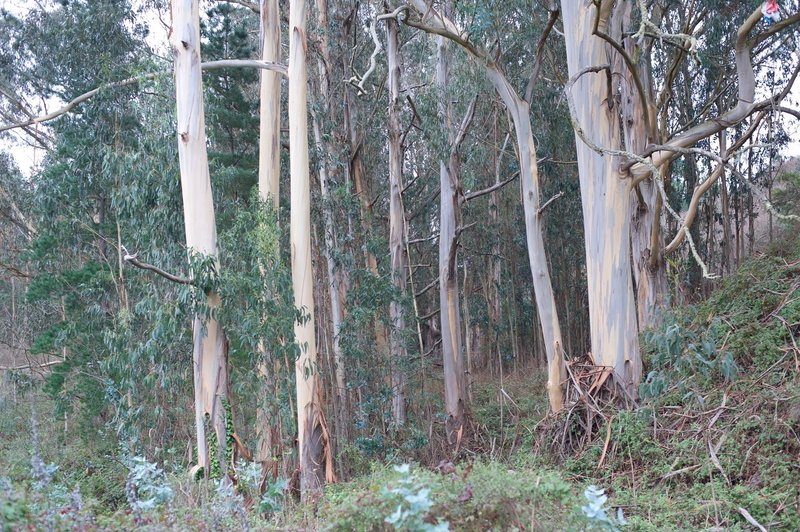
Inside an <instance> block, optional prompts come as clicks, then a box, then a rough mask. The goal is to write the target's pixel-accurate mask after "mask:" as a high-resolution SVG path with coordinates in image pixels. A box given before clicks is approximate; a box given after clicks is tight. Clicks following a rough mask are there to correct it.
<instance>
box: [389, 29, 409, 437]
mask: <svg viewBox="0 0 800 532" xmlns="http://www.w3.org/2000/svg"><path fill="white" fill-rule="evenodd" d="M386 38H387V57H388V70H389V76H388V77H389V79H388V85H389V91H388V96H389V106H388V113H387V114H388V135H387V142H388V151H389V262H390V265H391V279H392V284H394V287H395V289H396V290H397V292H398V294H400V295H401V296H403V295H405V294H406V289H407V283H408V257H407V255H406V248H407V245H406V242H407V230H406V214H405V207H404V205H403V147H402V140H401V136H402V134H403V132H402V130H401V126H400V107H401V100H400V79H401V76H402V71H401V63H400V44H399V41H398V27H397V24H396V22H394V21H393V20H391V19H390V20H388V22H387V25H386ZM389 314H390V317H391V320H392V329H391V333H390V336H389V340H390V349H391V357H392V370H391V371H392V417H393V419H394V422H395V423H396V424H397V425H398V426H400V425H403V424H404V423H405V421H406V404H405V401H406V394H405V387H406V376H405V374H404V372H403V370H402V367H403V364H404V361H405V359H406V357H407V356H408V353H407V350H406V346H405V338H404V333H405V330H406V316H405V309H404V306H403V304H402V303H401V302H399V301H397V300H392V302H391V303H390V304H389Z"/></svg>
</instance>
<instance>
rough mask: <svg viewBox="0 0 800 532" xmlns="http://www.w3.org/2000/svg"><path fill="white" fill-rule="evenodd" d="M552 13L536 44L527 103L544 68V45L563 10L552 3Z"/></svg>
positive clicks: (526, 89) (526, 98)
mask: <svg viewBox="0 0 800 532" xmlns="http://www.w3.org/2000/svg"><path fill="white" fill-rule="evenodd" d="M548 10H549V11H550V15H549V17H548V19H547V24H546V25H545V27H544V31H542V35H541V36H540V37H539V42H537V43H536V55H535V58H534V60H533V70H531V77H530V78H528V85H527V87H526V88H525V98H524V99H525V101H526V102H528V103H531V99H532V98H533V88H534V87H535V86H536V82H537V81H538V79H539V72H540V70H541V68H542V52H544V45H545V43H546V42H547V37H549V36H550V32H551V31H552V30H553V26H555V24H556V21H557V20H558V16H559V14H560V13H561V10H560V9H559V8H558V5H557V4H556V3H555V2H553V1H551V2H550V6H549V7H548Z"/></svg>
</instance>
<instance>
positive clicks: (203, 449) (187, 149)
mask: <svg viewBox="0 0 800 532" xmlns="http://www.w3.org/2000/svg"><path fill="white" fill-rule="evenodd" d="M171 45H172V51H173V54H174V56H175V91H176V103H177V112H178V158H179V160H180V172H181V193H182V196H183V217H184V226H185V230H186V247H187V248H188V251H189V253H190V258H191V255H192V254H198V255H202V256H205V257H213V258H214V261H215V262H216V257H217V226H216V220H215V217H214V200H213V197H212V194H211V177H210V175H209V170H208V154H207V153H206V133H205V115H204V112H203V86H202V72H201V70H200V13H199V7H198V1H197V0H173V1H172V35H171ZM206 303H207V305H208V307H209V309H210V310H213V309H215V308H218V307H219V306H220V304H221V301H220V298H219V295H218V294H217V293H215V292H209V293H208V294H207V296H206ZM193 337H194V341H193V350H192V360H193V366H194V401H195V425H196V431H197V461H198V465H199V466H200V467H202V468H203V470H204V472H205V474H206V476H208V475H209V473H210V471H209V465H210V462H211V460H212V458H211V457H210V456H209V445H208V440H207V435H206V429H205V427H206V418H208V425H209V426H210V427H212V428H213V430H214V431H215V433H216V440H217V445H216V452H217V459H218V460H219V464H220V468H221V471H222V473H223V474H225V473H226V472H227V467H228V465H229V464H226V463H225V459H226V453H225V452H224V449H225V444H226V443H227V441H228V438H227V435H226V423H225V420H226V419H225V418H226V412H225V407H224V405H223V401H227V399H228V364H227V348H226V346H227V343H226V341H225V334H224V332H223V331H222V328H221V327H220V325H219V323H218V322H217V320H215V319H212V318H211V317H209V316H202V315H196V316H195V318H194V323H193Z"/></svg>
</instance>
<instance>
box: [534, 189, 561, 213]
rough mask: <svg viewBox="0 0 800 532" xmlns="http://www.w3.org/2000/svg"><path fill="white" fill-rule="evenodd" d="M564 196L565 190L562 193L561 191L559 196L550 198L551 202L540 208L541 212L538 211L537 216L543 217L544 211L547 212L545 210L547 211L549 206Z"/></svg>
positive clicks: (548, 201)
mask: <svg viewBox="0 0 800 532" xmlns="http://www.w3.org/2000/svg"><path fill="white" fill-rule="evenodd" d="M563 195H564V191H563V190H561V191H559V193H558V194H556V195H555V196H553V197H552V198H550V199H549V200H547V201H546V202H544V205H542V206H541V207H539V210H538V211H536V215H537V216H541V215H542V213H543V212H544V210H545V209H546V208H547V207H548V206H549V205H550V204H551V203H553V202H554V201H555V200H557V199H558V198H560V197H561V196H563Z"/></svg>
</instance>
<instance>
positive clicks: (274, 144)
mask: <svg viewBox="0 0 800 532" xmlns="http://www.w3.org/2000/svg"><path fill="white" fill-rule="evenodd" d="M280 45H281V25H280V13H279V10H278V0H261V48H262V50H261V58H262V60H263V61H265V62H270V63H280V59H281V56H280ZM259 96H260V111H259V118H260V126H259V140H258V194H259V197H260V198H261V200H262V201H264V202H272V206H273V208H274V209H275V210H276V211H277V209H278V208H279V206H280V203H279V192H280V189H279V183H280V172H281V153H280V149H281V147H280V131H281V109H280V104H281V77H280V74H279V73H277V72H273V71H269V70H262V71H261V85H260V89H259ZM275 259H276V260H280V257H275ZM263 274H264V273H263V272H262V275H263ZM274 340H275V339H269V338H267V339H264V340H262V341H261V343H260V348H261V349H260V350H261V353H262V357H263V359H264V360H262V362H261V363H260V364H259V367H258V371H259V373H260V374H261V377H262V380H263V385H262V390H263V393H262V397H261V400H260V403H259V406H258V412H257V418H258V429H257V434H258V445H257V451H256V460H257V461H258V462H260V463H261V464H262V467H263V468H264V473H265V476H266V474H267V473H268V472H270V470H271V473H272V477H273V478H276V477H277V476H278V468H277V466H278V463H277V455H278V454H279V453H280V449H279V447H280V441H281V434H280V430H279V427H280V426H281V423H280V412H279V409H278V405H277V402H276V400H275V396H274V394H276V393H277V388H276V386H277V379H276V375H277V374H278V372H279V368H280V364H279V363H278V362H277V361H275V363H274V364H272V367H270V360H269V358H270V353H269V352H268V350H267V348H266V345H267V343H268V342H269V341H274Z"/></svg>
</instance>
